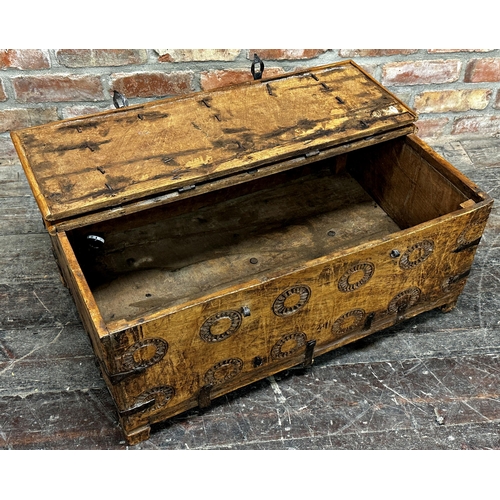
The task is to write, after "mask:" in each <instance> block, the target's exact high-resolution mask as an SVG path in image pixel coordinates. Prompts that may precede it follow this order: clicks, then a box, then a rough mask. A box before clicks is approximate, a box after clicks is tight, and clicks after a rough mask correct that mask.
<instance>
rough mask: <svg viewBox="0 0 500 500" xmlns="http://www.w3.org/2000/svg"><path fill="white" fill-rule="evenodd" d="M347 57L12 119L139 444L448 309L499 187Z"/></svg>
mask: <svg viewBox="0 0 500 500" xmlns="http://www.w3.org/2000/svg"><path fill="white" fill-rule="evenodd" d="M415 120H416V115H415V113H414V112H413V111H412V110H410V109H409V108H408V107H406V106H405V105H404V104H403V103H402V102H400V101H399V100H398V99H397V98H396V97H395V96H394V95H392V94H391V93H389V92H388V91H387V90H386V89H384V88H383V87H382V86H381V85H380V84H378V83H377V82H376V81H374V80H373V79H372V78H371V77H370V76H369V75H367V74H366V73H365V72H364V71H363V70H362V69H361V68H359V67H358V66H357V65H356V64H355V63H353V62H352V61H345V62H342V63H336V64H332V65H328V66H323V67H316V68H311V69H308V70H305V71H301V72H296V73H290V74H286V75H284V76H280V77H278V78H272V79H265V78H264V79H259V80H255V81H253V82H249V83H245V84H242V85H238V86H233V87H228V88H224V89H219V90H214V91H209V92H198V93H193V94H190V95H187V96H183V97H178V98H172V99H168V100H167V99H165V100H159V101H156V102H152V103H148V104H143V105H134V106H128V107H121V108H119V109H116V110H113V111H109V112H103V113H98V114H95V115H90V116H86V117H82V118H76V119H70V120H64V121H60V122H55V123H51V124H48V125H44V126H39V127H33V128H28V129H24V130H19V131H15V132H12V134H11V135H12V139H13V142H14V144H15V147H16V149H17V151H18V154H19V156H20V159H21V161H22V164H23V167H24V169H25V172H26V175H27V178H28V180H29V182H30V186H31V188H32V190H33V193H34V196H35V198H36V200H37V203H38V206H39V208H40V210H41V212H42V214H43V218H44V221H45V224H46V227H47V229H48V232H49V234H50V236H51V240H52V244H53V248H54V252H55V256H56V258H57V261H58V264H59V266H60V270H61V274H62V276H63V279H64V281H65V283H66V284H67V286H68V287H69V289H70V291H71V293H72V295H73V297H74V300H75V303H76V306H77V308H78V311H79V313H80V316H81V318H82V321H83V324H84V325H85V328H86V330H87V331H88V333H89V336H90V339H91V341H92V344H93V348H94V351H95V354H96V356H97V358H98V360H99V364H100V367H101V371H102V375H103V377H104V379H105V381H106V383H107V385H108V387H109V390H110V392H111V394H112V397H113V399H114V401H115V403H116V406H117V410H118V414H119V418H120V422H121V426H122V428H123V431H124V434H125V436H126V438H127V440H128V442H129V443H130V444H134V443H138V442H140V441H142V440H144V439H147V438H148V436H149V432H150V426H151V424H153V423H155V422H159V421H163V420H165V419H168V418H169V417H172V416H174V415H177V414H179V413H181V412H184V411H186V410H188V409H190V408H193V407H196V406H200V407H206V406H208V405H209V404H210V401H211V400H213V399H214V398H217V397H218V396H221V395H223V394H225V393H228V392H229V391H233V390H235V389H237V388H239V387H242V386H244V385H246V384H249V383H251V382H254V381H256V380H259V379H262V378H264V377H268V376H270V375H272V374H274V373H276V372H279V371H282V370H285V369H288V368H290V367H294V366H298V365H300V366H304V367H307V366H309V365H310V364H311V363H312V362H313V359H314V357H315V356H318V355H320V354H322V353H325V352H327V351H329V350H332V349H335V348H337V347H340V346H342V345H344V344H346V343H348V342H352V341H355V340H356V339H359V338H361V337H364V336H366V335H369V334H371V333H373V332H376V331H378V330H381V329H383V328H386V327H388V326H390V325H393V324H395V323H396V322H399V321H402V320H404V319H405V318H409V317H412V316H414V315H416V314H420V313H422V312H424V311H428V310H431V309H434V308H438V307H439V308H442V309H443V310H445V311H449V310H451V309H452V308H453V306H454V305H455V303H456V301H457V298H458V296H459V294H460V292H461V291H462V289H463V287H464V284H465V281H466V279H467V276H468V274H469V272H470V269H471V265H472V262H473V258H474V254H475V251H476V249H477V246H478V244H479V241H480V239H481V235H482V234H483V230H484V227H485V224H486V221H487V218H488V214H489V212H490V209H491V205H492V199H491V198H490V197H489V196H488V195H487V194H485V193H484V192H482V191H481V190H480V189H479V188H478V187H477V186H475V185H474V184H473V183H472V182H471V181H470V180H468V179H467V178H466V177H465V176H464V175H462V174H461V173H460V172H458V171H457V170H456V169H455V168H454V167H453V166H451V165H450V164H449V163H448V162H446V161H445V160H444V159H443V158H441V157H439V156H438V155H437V154H436V153H435V152H434V151H433V150H432V149H431V148H430V147H429V146H427V145H426V144H425V143H424V142H422V141H421V140H420V139H419V138H418V137H416V136H415V135H414V129H415Z"/></svg>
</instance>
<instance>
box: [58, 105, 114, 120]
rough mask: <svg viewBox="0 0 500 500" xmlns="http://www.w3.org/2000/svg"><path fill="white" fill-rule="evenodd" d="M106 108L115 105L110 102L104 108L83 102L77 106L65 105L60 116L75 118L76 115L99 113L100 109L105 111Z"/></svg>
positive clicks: (111, 107)
mask: <svg viewBox="0 0 500 500" xmlns="http://www.w3.org/2000/svg"><path fill="white" fill-rule="evenodd" d="M107 109H115V107H114V105H112V104H110V105H109V106H107V107H105V108H102V107H99V106H93V105H85V104H83V105H77V106H67V107H65V108H63V110H62V117H63V118H76V117H78V116H84V115H90V114H92V113H99V112H100V111H105V110H107Z"/></svg>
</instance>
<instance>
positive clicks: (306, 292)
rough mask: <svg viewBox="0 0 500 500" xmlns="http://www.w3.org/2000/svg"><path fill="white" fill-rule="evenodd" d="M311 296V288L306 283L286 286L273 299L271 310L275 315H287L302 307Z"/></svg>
mask: <svg viewBox="0 0 500 500" xmlns="http://www.w3.org/2000/svg"><path fill="white" fill-rule="evenodd" d="M310 296H311V289H310V288H309V287H308V286H306V285H296V286H292V287H291V288H287V289H286V290H285V291H284V292H283V293H281V294H280V295H279V296H278V298H277V299H276V300H275V301H274V304H273V312H274V314H276V316H289V315H290V314H294V313H296V312H297V311H299V310H300V309H302V308H303V307H304V306H305V305H306V304H307V302H308V300H309V297H310Z"/></svg>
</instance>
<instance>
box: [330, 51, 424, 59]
mask: <svg viewBox="0 0 500 500" xmlns="http://www.w3.org/2000/svg"><path fill="white" fill-rule="evenodd" d="M416 52H418V49H341V50H340V52H339V55H340V56H341V57H382V56H397V55H409V54H415V53H416Z"/></svg>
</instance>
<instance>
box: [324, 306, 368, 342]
mask: <svg viewBox="0 0 500 500" xmlns="http://www.w3.org/2000/svg"><path fill="white" fill-rule="evenodd" d="M364 319H365V311H363V309H353V310H352V311H349V312H346V313H345V314H343V315H342V316H340V318H338V319H337V320H336V321H335V323H333V326H332V333H333V335H334V336H335V337H342V336H344V335H347V334H348V333H351V332H352V331H354V330H356V329H358V328H359V327H360V326H361V325H362V324H363V320H364Z"/></svg>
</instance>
